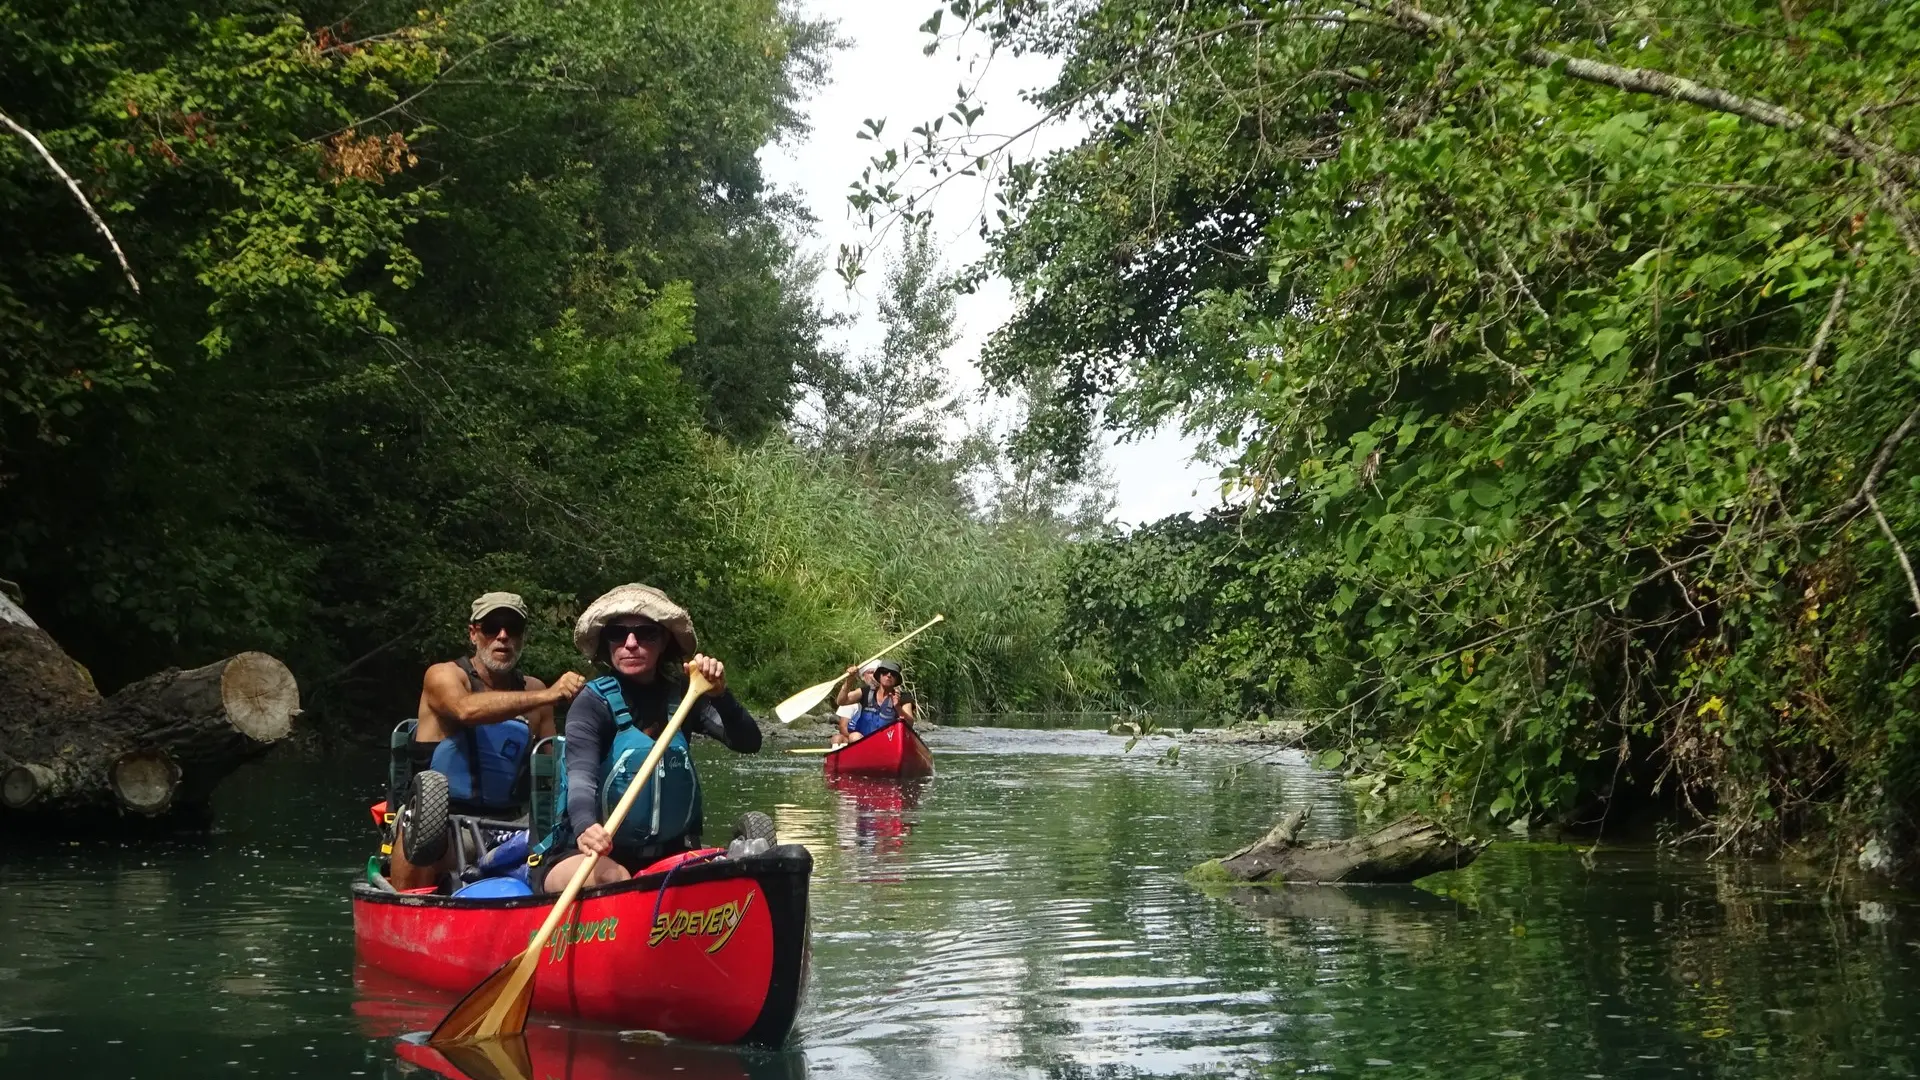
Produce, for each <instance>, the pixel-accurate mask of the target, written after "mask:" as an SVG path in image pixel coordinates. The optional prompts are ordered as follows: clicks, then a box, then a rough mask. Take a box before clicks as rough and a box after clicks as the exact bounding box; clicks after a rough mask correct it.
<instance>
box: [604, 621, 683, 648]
mask: <svg viewBox="0 0 1920 1080" xmlns="http://www.w3.org/2000/svg"><path fill="white" fill-rule="evenodd" d="M630 637H631V638H637V639H638V640H639V642H640V644H642V645H658V644H660V643H661V642H662V641H665V640H666V639H667V628H666V627H664V626H661V625H660V624H659V623H642V624H641V625H639V626H624V625H621V624H618V623H615V624H613V625H611V626H608V627H607V628H606V629H604V630H602V631H600V640H601V641H604V642H606V643H607V644H608V645H609V646H620V645H625V644H626V643H627V639H628V638H630Z"/></svg>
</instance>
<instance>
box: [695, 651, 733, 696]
mask: <svg viewBox="0 0 1920 1080" xmlns="http://www.w3.org/2000/svg"><path fill="white" fill-rule="evenodd" d="M687 671H688V672H689V673H691V672H695V671H697V672H699V673H700V674H701V675H702V676H704V677H705V678H706V680H707V681H708V682H709V683H712V684H713V689H711V690H708V691H707V694H706V696H707V697H719V696H720V695H721V694H724V693H726V692H727V665H725V664H723V663H721V662H720V661H718V660H715V659H714V658H713V657H711V656H708V655H707V654H706V653H695V654H694V657H693V659H692V660H691V661H689V662H688V664H687Z"/></svg>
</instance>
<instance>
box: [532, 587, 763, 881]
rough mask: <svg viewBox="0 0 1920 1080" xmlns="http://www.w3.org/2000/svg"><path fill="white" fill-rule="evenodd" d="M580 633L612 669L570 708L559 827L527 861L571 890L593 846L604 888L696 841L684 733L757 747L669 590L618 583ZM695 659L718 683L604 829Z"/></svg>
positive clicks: (697, 823)
mask: <svg viewBox="0 0 1920 1080" xmlns="http://www.w3.org/2000/svg"><path fill="white" fill-rule="evenodd" d="M573 641H574V644H575V645H577V646H579V648H580V652H581V654H582V655H584V656H586V657H587V658H588V659H589V660H592V661H594V662H596V663H598V664H601V665H604V667H605V668H606V670H607V671H608V674H607V675H604V676H602V677H600V678H598V679H595V680H593V681H592V682H590V683H588V684H587V686H586V689H585V690H583V691H582V692H581V694H580V696H579V697H578V698H577V699H575V700H574V703H573V705H572V706H571V707H570V708H569V709H568V710H567V747H566V755H565V757H564V772H563V775H564V778H565V782H564V783H563V784H561V786H560V790H559V791H558V792H557V793H556V802H557V804H558V805H557V806H556V810H557V811H558V812H557V814H556V818H557V823H556V825H555V827H554V831H553V832H552V834H550V835H549V836H547V837H546V838H545V839H544V840H543V841H542V842H541V843H540V844H539V845H537V846H536V848H535V851H534V853H533V854H532V855H531V856H529V857H528V859H527V867H528V874H527V877H528V881H529V883H530V884H532V886H533V887H534V890H535V891H536V892H537V891H540V890H542V889H544V890H545V891H547V892H559V891H560V890H562V889H564V888H566V885H567V882H568V881H569V880H571V879H572V877H573V873H574V870H575V869H576V868H577V867H578V866H579V862H580V860H581V859H584V858H586V857H587V856H588V855H589V854H593V855H599V856H601V858H600V859H599V861H597V862H596V863H595V864H594V871H593V879H592V880H591V881H589V882H588V884H589V885H604V884H607V883H610V882H615V881H624V880H626V879H627V877H628V876H630V875H631V874H632V873H633V872H635V871H638V870H641V869H644V868H645V867H646V866H647V865H648V864H650V863H652V862H654V861H656V860H658V859H660V858H662V857H664V856H667V855H671V854H674V853H676V852H681V851H688V850H691V849H693V848H697V847H699V846H700V834H701V827H702V824H703V822H702V820H701V819H702V808H701V798H700V779H699V777H698V775H697V774H696V772H695V770H694V762H693V755H692V752H691V747H690V746H689V743H688V736H689V735H694V734H698V735H705V736H706V737H708V738H710V739H713V740H714V741H716V742H718V743H720V744H721V745H723V746H725V747H726V748H727V749H729V750H733V751H737V752H739V753H743V754H751V753H754V752H755V751H757V750H759V749H760V725H759V724H758V723H757V722H756V721H755V720H754V718H753V715H752V714H751V713H749V712H747V709H746V707H745V706H744V705H741V704H740V702H739V701H737V700H735V699H734V696H733V694H732V693H730V692H729V691H728V690H727V673H726V668H725V666H723V665H722V664H721V663H720V661H718V660H715V659H714V658H713V657H711V656H707V655H704V654H702V653H701V652H699V651H698V649H697V648H696V644H697V642H696V639H695V637H694V633H693V620H692V618H690V617H689V616H688V615H687V613H686V611H685V609H683V608H681V607H680V605H678V604H676V603H674V602H673V601H672V600H671V599H669V598H668V597H667V594H665V593H663V592H661V591H660V590H658V589H655V588H653V587H651V586H648V585H640V584H632V585H622V586H620V587H619V588H617V589H614V590H613V591H612V592H609V593H607V594H606V595H604V596H602V597H600V598H599V599H598V600H595V601H594V602H593V603H591V604H589V605H587V610H586V611H584V612H582V613H581V615H580V620H579V622H577V623H575V624H574V628H573ZM688 667H692V668H693V669H695V670H697V671H699V672H700V674H701V675H702V676H704V677H705V678H706V680H707V682H708V683H709V684H711V687H712V688H711V689H709V690H708V691H707V692H706V694H705V695H704V696H703V697H702V698H701V699H700V701H699V702H698V703H697V704H695V705H694V707H693V710H692V711H691V712H690V713H689V714H688V716H687V719H686V722H685V724H684V725H683V726H682V727H681V729H680V731H679V732H678V733H676V734H675V735H674V737H673V739H672V740H671V741H670V742H669V743H668V744H667V749H666V750H665V751H664V752H663V754H662V756H661V759H660V763H659V765H658V766H657V767H656V769H655V772H654V775H653V777H652V778H651V779H650V780H649V781H648V782H647V786H646V788H645V789H644V790H643V791H642V792H641V793H640V794H638V795H636V796H635V798H634V805H633V807H632V809H631V810H629V811H628V813H627V816H626V818H625V819H624V820H623V821H622V822H621V823H620V828H619V830H618V831H617V832H609V831H608V830H607V828H606V820H607V818H608V817H609V816H611V814H612V811H613V808H614V807H615V806H616V805H618V804H619V802H620V800H621V798H622V796H624V795H625V794H626V791H627V787H628V786H629V785H631V784H633V783H635V782H636V781H637V780H638V779H639V778H638V777H637V776H636V775H635V773H637V772H638V770H639V768H640V766H641V765H642V764H643V763H644V762H645V761H646V759H647V755H648V752H649V751H651V750H652V749H653V747H654V744H655V742H656V741H657V740H658V739H659V737H660V736H661V735H662V734H663V733H664V729H665V727H666V723H667V719H668V717H669V716H671V715H672V714H673V711H674V710H675V709H676V708H678V707H679V704H680V701H681V699H682V698H684V697H685V696H686V693H687V690H688V685H687V674H686V669H687V668H688Z"/></svg>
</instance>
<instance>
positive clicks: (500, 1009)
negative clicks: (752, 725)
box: [481, 671, 713, 1034]
mask: <svg viewBox="0 0 1920 1080" xmlns="http://www.w3.org/2000/svg"><path fill="white" fill-rule="evenodd" d="M712 688H713V684H712V683H709V682H708V681H707V677H706V676H705V675H702V674H700V673H699V672H698V671H690V672H688V673H687V696H686V697H683V698H681V699H680V707H679V708H677V709H675V710H674V711H673V718H672V719H670V720H668V721H667V726H666V727H665V728H664V729H662V730H661V732H660V737H659V738H658V739H655V740H654V743H653V749H652V750H651V751H649V752H648V753H647V760H646V762H645V764H643V765H641V766H640V773H639V775H638V776H636V777H635V778H634V782H633V783H631V784H628V785H627V793H626V794H625V795H622V796H621V797H620V804H619V805H618V806H615V807H614V808H613V813H612V814H611V815H609V816H608V817H607V820H606V822H605V825H606V830H607V833H608V835H612V834H613V833H615V832H618V831H619V829H620V823H621V822H622V821H624V820H626V817H627V811H628V810H631V809H632V808H633V803H634V800H635V799H636V798H638V797H639V795H640V791H641V789H643V788H645V787H646V786H647V782H648V781H650V780H652V779H653V770H654V768H655V767H657V766H658V765H659V764H660V758H661V756H662V755H664V754H665V753H666V752H667V744H668V743H670V742H672V741H673V737H674V736H675V735H676V734H678V733H679V731H680V725H681V724H682V723H684V722H685V721H686V719H687V714H688V713H690V712H692V711H693V706H694V703H695V702H697V701H699V700H700V697H701V695H703V694H705V693H706V692H707V691H708V690H710V689H712ZM599 862H600V855H599V853H598V852H593V853H590V854H588V855H587V857H586V858H585V859H584V860H582V861H581V863H580V868H579V869H577V870H575V871H574V872H573V880H572V881H569V882H567V887H566V890H565V891H563V892H562V893H561V894H560V899H558V900H556V901H554V904H553V910H552V911H551V912H549V913H548V914H547V921H546V922H544V923H541V924H540V930H539V932H538V933H536V934H534V935H533V941H531V942H530V943H528V945H527V951H526V952H523V953H521V954H520V963H519V966H518V967H516V968H515V969H514V972H513V978H512V980H511V981H510V982H509V983H508V984H507V986H506V988H505V990H504V992H502V993H501V995H500V996H499V997H497V998H495V999H494V1005H493V1008H492V1009H490V1010H488V1012H487V1018H486V1020H485V1022H484V1023H483V1024H482V1025H481V1030H482V1032H483V1033H486V1034H495V1033H498V1032H499V1030H500V1026H501V1023H502V1022H503V1021H504V1020H505V1019H506V1016H507V1014H508V1013H509V1012H512V1011H513V1007H514V1003H515V1001H516V1000H517V999H518V998H519V996H520V992H521V990H522V989H524V988H525V987H526V985H527V983H528V982H529V981H531V980H532V978H533V972H534V969H535V968H536V967H538V966H539V964H540V950H542V949H544V948H546V945H547V938H549V937H551V936H552V934H553V931H554V928H555V927H557V926H559V925H560V920H561V918H562V917H563V916H565V915H566V914H567V910H568V909H569V908H571V907H572V906H573V898H574V897H575V896H578V895H579V894H580V889H581V887H582V886H583V885H585V884H586V882H587V878H588V877H590V876H592V874H593V868H594V866H595V865H596V864H598V863H599Z"/></svg>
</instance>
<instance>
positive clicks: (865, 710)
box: [833, 657, 914, 746]
mask: <svg viewBox="0 0 1920 1080" xmlns="http://www.w3.org/2000/svg"><path fill="white" fill-rule="evenodd" d="M904 678H905V674H904V673H903V672H902V671H901V670H900V665H899V664H897V663H895V662H893V661H892V660H889V659H887V658H885V657H881V658H880V659H879V660H877V661H875V662H874V665H873V684H872V685H871V686H869V685H867V684H866V681H865V680H864V679H862V678H861V677H860V669H859V668H858V667H857V666H856V667H850V668H848V669H847V677H846V678H845V679H843V680H841V683H840V693H839V695H838V697H837V698H836V699H835V701H836V704H839V705H841V706H847V705H854V706H857V709H856V710H855V712H854V714H853V716H852V717H851V718H848V717H846V716H840V717H838V721H839V723H838V728H839V730H837V731H835V732H834V736H833V745H835V746H843V745H845V744H847V743H850V742H854V741H857V740H859V739H864V738H866V737H867V736H869V735H871V734H873V733H874V732H876V731H879V730H880V729H881V728H884V727H886V726H887V725H889V724H893V723H896V722H897V723H902V724H906V725H907V726H909V727H911V726H913V714H914V699H913V691H911V690H904V689H902V688H901V686H900V684H901V682H902V681H903V680H904Z"/></svg>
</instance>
